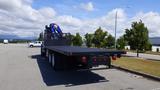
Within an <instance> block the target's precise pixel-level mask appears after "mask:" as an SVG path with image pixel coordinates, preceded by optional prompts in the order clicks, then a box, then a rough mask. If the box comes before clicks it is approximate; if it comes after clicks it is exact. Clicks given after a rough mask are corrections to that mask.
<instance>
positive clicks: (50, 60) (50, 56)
mask: <svg viewBox="0 0 160 90" xmlns="http://www.w3.org/2000/svg"><path fill="white" fill-rule="evenodd" d="M48 61H49V63H52V54H48Z"/></svg>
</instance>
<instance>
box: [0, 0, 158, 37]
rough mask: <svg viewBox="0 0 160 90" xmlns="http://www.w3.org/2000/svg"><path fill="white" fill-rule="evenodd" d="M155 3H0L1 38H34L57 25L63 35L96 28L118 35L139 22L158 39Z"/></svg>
mask: <svg viewBox="0 0 160 90" xmlns="http://www.w3.org/2000/svg"><path fill="white" fill-rule="evenodd" d="M159 3H160V1H158V0H155V1H153V0H0V36H4V35H6V36H11V37H19V38H27V37H37V36H38V34H39V33H40V32H42V31H43V30H44V27H45V25H48V24H50V23H57V24H58V25H59V26H60V27H61V29H62V30H63V32H70V33H72V34H75V33H77V32H78V33H80V34H81V35H84V34H86V33H93V32H94V31H95V30H96V29H97V28H98V27H102V29H103V30H105V31H107V32H108V33H110V34H112V35H114V26H115V14H116V12H117V13H118V14H117V16H118V19H117V21H118V22H117V36H118V37H119V36H121V35H123V34H124V31H125V29H126V28H130V27H131V23H132V22H135V21H140V20H142V22H143V23H145V26H146V27H147V28H148V29H149V36H150V37H160V30H159V27H160V9H159V8H160V6H159Z"/></svg>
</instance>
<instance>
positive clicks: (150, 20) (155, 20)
mask: <svg viewBox="0 0 160 90" xmlns="http://www.w3.org/2000/svg"><path fill="white" fill-rule="evenodd" d="M140 19H141V20H142V21H143V23H145V25H146V26H147V28H148V29H149V36H150V37H153V36H159V35H160V29H159V25H160V14H159V13H157V12H152V11H151V12H148V13H143V12H139V13H137V15H135V16H134V17H133V18H131V21H132V22H133V21H139V20H140Z"/></svg>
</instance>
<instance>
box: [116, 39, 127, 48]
mask: <svg viewBox="0 0 160 90" xmlns="http://www.w3.org/2000/svg"><path fill="white" fill-rule="evenodd" d="M117 45H118V46H117V48H118V49H124V47H125V45H126V41H125V39H124V36H121V37H119V39H117Z"/></svg>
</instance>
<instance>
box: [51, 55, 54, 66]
mask: <svg viewBox="0 0 160 90" xmlns="http://www.w3.org/2000/svg"><path fill="white" fill-rule="evenodd" d="M51 64H52V67H53V68H55V59H54V54H52V57H51Z"/></svg>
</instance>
